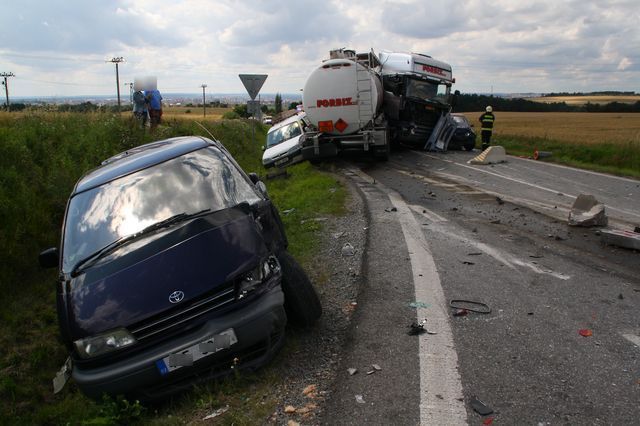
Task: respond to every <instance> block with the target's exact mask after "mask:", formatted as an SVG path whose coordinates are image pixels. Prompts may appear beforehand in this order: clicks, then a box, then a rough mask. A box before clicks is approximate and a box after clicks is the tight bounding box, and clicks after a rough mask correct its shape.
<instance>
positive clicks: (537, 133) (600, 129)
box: [465, 111, 640, 145]
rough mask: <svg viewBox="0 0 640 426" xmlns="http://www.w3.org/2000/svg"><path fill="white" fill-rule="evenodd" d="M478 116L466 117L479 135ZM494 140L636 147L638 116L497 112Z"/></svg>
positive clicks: (627, 114)
mask: <svg viewBox="0 0 640 426" xmlns="http://www.w3.org/2000/svg"><path fill="white" fill-rule="evenodd" d="M480 114H481V113H480V112H470V113H465V115H466V116H467V119H469V121H470V122H471V123H472V124H474V126H475V129H476V132H477V133H479V132H480V123H479V122H478V117H480ZM494 114H495V116H496V121H495V125H494V126H495V127H494V134H495V135H496V136H500V135H503V136H527V137H539V138H543V139H549V140H557V141H562V142H570V143H575V144H580V145H583V144H584V145H590V144H597V143H620V144H624V143H629V142H634V143H639V142H640V114H638V113H588V112H500V111H494Z"/></svg>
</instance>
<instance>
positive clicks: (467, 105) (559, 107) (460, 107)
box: [453, 94, 640, 112]
mask: <svg viewBox="0 0 640 426" xmlns="http://www.w3.org/2000/svg"><path fill="white" fill-rule="evenodd" d="M487 105H491V106H492V107H493V109H494V110H496V111H514V112H640V101H638V102H635V103H622V102H610V103H607V104H594V103H590V102H587V103H586V104H584V105H568V104H567V103H566V102H550V103H544V102H534V101H529V100H527V99H523V98H512V99H510V98H501V97H497V96H487V95H475V94H474V95H468V94H460V95H459V96H458V99H457V102H456V105H455V107H454V108H453V111H454V112H471V111H484V109H485V108H486V107H487Z"/></svg>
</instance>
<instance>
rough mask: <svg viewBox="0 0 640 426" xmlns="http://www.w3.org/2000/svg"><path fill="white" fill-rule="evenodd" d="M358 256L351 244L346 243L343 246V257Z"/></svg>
mask: <svg viewBox="0 0 640 426" xmlns="http://www.w3.org/2000/svg"><path fill="white" fill-rule="evenodd" d="M355 254H356V249H355V248H353V246H352V245H351V243H345V244H344V245H343V246H342V255H343V256H354V255H355Z"/></svg>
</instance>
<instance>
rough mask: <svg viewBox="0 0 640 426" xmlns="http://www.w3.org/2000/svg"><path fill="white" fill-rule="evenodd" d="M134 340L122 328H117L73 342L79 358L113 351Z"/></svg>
mask: <svg viewBox="0 0 640 426" xmlns="http://www.w3.org/2000/svg"><path fill="white" fill-rule="evenodd" d="M135 342H136V339H135V337H133V336H132V335H131V334H130V333H129V332H128V331H127V330H125V329H124V328H118V329H115V330H111V331H109V332H107V333H103V334H98V335H96V336H91V337H85V338H84V339H79V340H76V341H75V342H73V343H74V344H75V346H76V350H77V351H78V355H80V358H84V359H87V358H93V357H96V356H99V355H104V354H106V353H109V352H112V351H115V350H116V349H120V348H124V347H125V346H129V345H133V344H134V343H135Z"/></svg>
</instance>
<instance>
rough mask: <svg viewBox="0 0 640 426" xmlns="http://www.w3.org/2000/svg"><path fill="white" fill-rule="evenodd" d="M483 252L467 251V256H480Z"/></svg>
mask: <svg viewBox="0 0 640 426" xmlns="http://www.w3.org/2000/svg"><path fill="white" fill-rule="evenodd" d="M481 254H482V252H481V251H474V252H471V253H467V256H480V255H481Z"/></svg>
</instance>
